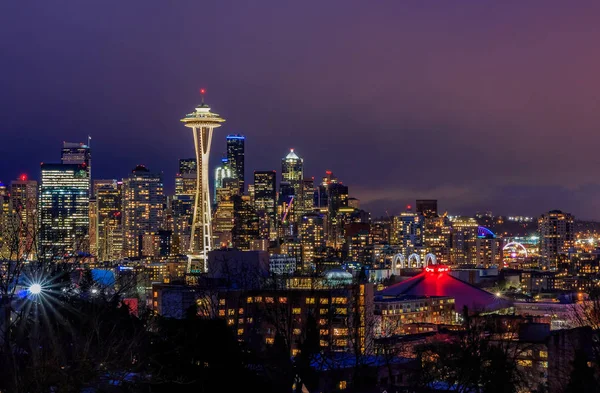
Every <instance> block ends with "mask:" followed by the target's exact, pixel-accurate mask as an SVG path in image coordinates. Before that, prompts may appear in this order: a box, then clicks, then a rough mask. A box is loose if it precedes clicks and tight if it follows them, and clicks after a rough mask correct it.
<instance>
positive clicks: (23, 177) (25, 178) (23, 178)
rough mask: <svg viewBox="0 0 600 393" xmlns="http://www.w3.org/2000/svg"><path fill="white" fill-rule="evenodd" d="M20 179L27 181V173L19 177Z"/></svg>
mask: <svg viewBox="0 0 600 393" xmlns="http://www.w3.org/2000/svg"><path fill="white" fill-rule="evenodd" d="M19 179H21V181H26V180H27V175H26V174H25V173H23V174H22V175H21V176H19Z"/></svg>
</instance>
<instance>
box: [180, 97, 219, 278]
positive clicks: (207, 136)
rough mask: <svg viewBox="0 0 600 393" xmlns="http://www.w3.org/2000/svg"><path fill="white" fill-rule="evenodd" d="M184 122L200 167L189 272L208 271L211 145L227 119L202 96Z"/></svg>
mask: <svg viewBox="0 0 600 393" xmlns="http://www.w3.org/2000/svg"><path fill="white" fill-rule="evenodd" d="M201 92H202V94H204V90H201ZM181 121H182V122H183V123H184V124H185V126H186V127H188V128H191V129H192V133H193V136H194V147H195V150H196V163H197V169H196V181H197V185H196V193H195V198H194V209H193V217H192V228H191V234H190V249H189V254H188V267H187V271H188V272H190V271H192V270H202V271H206V268H207V266H208V252H209V251H210V250H211V249H212V240H213V239H212V225H211V219H212V215H211V208H210V190H209V180H208V165H209V155H210V143H211V140H212V134H213V130H214V129H215V128H217V127H220V126H221V123H222V122H224V121H225V119H223V118H221V117H220V116H219V115H218V114H216V113H212V112H211V111H210V107H209V106H208V105H206V104H205V103H204V96H203V98H202V104H200V105H198V106H197V107H196V109H195V110H194V112H192V113H189V114H187V115H186V116H185V117H184V118H183V119H181Z"/></svg>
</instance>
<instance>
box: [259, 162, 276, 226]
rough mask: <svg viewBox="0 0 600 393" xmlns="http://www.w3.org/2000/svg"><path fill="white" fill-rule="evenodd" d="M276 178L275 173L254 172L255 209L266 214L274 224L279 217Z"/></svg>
mask: <svg viewBox="0 0 600 393" xmlns="http://www.w3.org/2000/svg"><path fill="white" fill-rule="evenodd" d="M276 176H277V174H276V172H275V171H254V208H255V209H256V211H264V212H266V213H267V214H268V215H269V216H270V217H271V219H272V220H273V222H275V220H276V217H277V209H276V202H277V185H276V182H277V178H276Z"/></svg>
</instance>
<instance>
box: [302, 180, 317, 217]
mask: <svg viewBox="0 0 600 393" xmlns="http://www.w3.org/2000/svg"><path fill="white" fill-rule="evenodd" d="M314 208H315V179H314V178H310V179H304V180H302V213H311V212H312V211H313V210H314Z"/></svg>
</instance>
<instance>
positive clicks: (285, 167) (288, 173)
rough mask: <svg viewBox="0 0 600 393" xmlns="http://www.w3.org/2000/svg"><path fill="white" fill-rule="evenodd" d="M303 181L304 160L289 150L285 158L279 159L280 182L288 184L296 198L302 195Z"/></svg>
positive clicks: (292, 150)
mask: <svg viewBox="0 0 600 393" xmlns="http://www.w3.org/2000/svg"><path fill="white" fill-rule="evenodd" d="M302 179H304V160H303V159H302V158H300V157H298V155H297V154H296V153H294V149H291V150H290V152H289V153H288V155H287V156H285V157H284V158H282V159H281V181H282V182H288V183H289V184H290V186H291V187H292V188H293V189H294V194H295V195H296V196H298V195H300V194H301V193H302Z"/></svg>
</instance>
